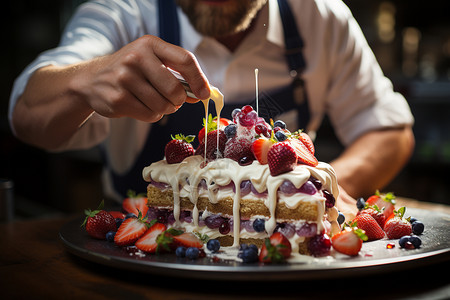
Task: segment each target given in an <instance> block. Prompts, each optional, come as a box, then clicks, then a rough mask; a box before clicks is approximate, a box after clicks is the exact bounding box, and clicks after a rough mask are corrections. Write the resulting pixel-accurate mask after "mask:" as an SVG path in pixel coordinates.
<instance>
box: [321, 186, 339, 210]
mask: <svg viewBox="0 0 450 300" xmlns="http://www.w3.org/2000/svg"><path fill="white" fill-rule="evenodd" d="M323 195H324V196H325V199H326V201H325V206H326V207H327V208H332V207H333V206H334V205H335V204H336V199H334V196H333V194H331V193H330V192H329V191H326V190H324V191H323Z"/></svg>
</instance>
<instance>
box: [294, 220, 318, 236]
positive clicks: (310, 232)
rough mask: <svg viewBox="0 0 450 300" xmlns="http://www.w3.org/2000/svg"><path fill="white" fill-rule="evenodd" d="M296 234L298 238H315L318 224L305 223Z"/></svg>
mask: <svg viewBox="0 0 450 300" xmlns="http://www.w3.org/2000/svg"><path fill="white" fill-rule="evenodd" d="M296 232H297V235H298V236H304V237H313V236H315V235H316V234H317V224H315V223H311V224H310V223H305V224H303V225H302V226H301V227H300V228H298V229H297V230H296Z"/></svg>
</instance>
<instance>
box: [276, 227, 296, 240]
mask: <svg viewBox="0 0 450 300" xmlns="http://www.w3.org/2000/svg"><path fill="white" fill-rule="evenodd" d="M277 229H278V231H279V232H280V233H282V234H283V235H284V236H285V237H286V238H288V239H290V238H291V237H293V236H294V234H295V226H294V225H292V224H288V223H281V224H278V228H277Z"/></svg>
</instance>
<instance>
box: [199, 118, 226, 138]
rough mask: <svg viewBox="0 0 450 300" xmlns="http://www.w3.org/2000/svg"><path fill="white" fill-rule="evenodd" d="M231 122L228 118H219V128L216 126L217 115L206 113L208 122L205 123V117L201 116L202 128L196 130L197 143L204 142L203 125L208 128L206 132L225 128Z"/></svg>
mask: <svg viewBox="0 0 450 300" xmlns="http://www.w3.org/2000/svg"><path fill="white" fill-rule="evenodd" d="M230 123H231V121H230V120H228V119H225V118H220V121H219V128H217V117H215V118H213V117H212V115H211V114H209V115H208V122H207V123H206V120H205V118H203V126H202V129H200V131H199V132H198V141H199V144H203V145H204V143H205V126H206V127H207V129H208V133H209V132H211V131H214V130H217V129H225V127H227V126H228V125H229V124H230ZM208 138H209V137H208Z"/></svg>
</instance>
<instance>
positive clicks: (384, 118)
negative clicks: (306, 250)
mask: <svg viewBox="0 0 450 300" xmlns="http://www.w3.org/2000/svg"><path fill="white" fill-rule="evenodd" d="M289 4H290V7H291V9H292V13H293V14H294V16H295V17H296V21H297V26H298V30H299V32H300V35H301V36H302V38H303V41H304V44H305V47H304V52H303V54H304V57H305V60H306V64H307V67H306V70H305V72H304V73H303V78H304V79H305V81H306V90H307V93H308V98H309V108H310V112H311V119H310V123H309V124H308V128H307V131H309V132H315V131H316V130H317V129H318V127H319V126H320V124H321V121H322V118H323V116H324V114H328V116H329V117H330V120H331V122H332V123H333V125H334V128H335V132H336V134H337V136H338V138H339V139H340V141H341V142H342V143H343V144H344V145H349V144H351V143H352V142H353V141H354V140H355V139H356V138H357V137H359V136H360V135H362V134H364V133H365V132H368V131H371V130H375V129H380V128H386V127H397V126H402V125H405V124H412V123H413V117H412V114H411V111H410V109H409V107H408V104H407V102H406V100H405V99H404V98H403V96H401V95H400V94H398V93H395V92H393V88H392V83H391V82H390V81H389V80H388V79H387V78H386V77H384V75H383V73H382V71H381V69H380V67H379V65H378V63H377V61H376V59H375V57H374V55H373V53H372V51H371V49H370V48H369V46H368V44H367V42H366V40H365V38H364V36H363V34H362V32H361V29H360V28H359V26H358V24H357V23H356V21H355V19H354V18H353V16H352V15H351V13H350V11H349V10H348V8H347V7H346V6H345V5H344V4H343V3H342V2H341V1H339V0H295V1H294V0H289ZM178 16H179V20H180V36H181V46H182V47H183V48H185V49H187V50H189V51H191V52H192V53H194V55H195V56H196V57H197V59H198V61H199V64H200V66H201V68H202V69H203V71H204V73H205V74H206V76H207V78H208V80H209V82H210V83H211V84H212V85H214V86H216V87H218V88H219V89H220V90H221V92H222V93H223V94H224V96H225V102H227V103H233V102H241V101H242V100H246V99H252V98H253V97H254V95H255V79H254V69H255V68H258V69H259V89H260V91H268V92H269V91H271V90H274V89H278V88H280V87H284V86H287V85H288V84H290V82H291V80H292V77H291V76H290V75H289V69H288V66H287V64H286V60H285V56H284V38H283V27H282V24H281V18H280V15H279V10H278V4H277V1H276V0H269V5H268V6H266V7H264V8H263V10H262V11H261V13H260V14H259V15H258V19H257V21H256V24H255V26H254V29H253V30H252V31H251V32H250V33H249V34H248V35H247V36H246V38H245V39H244V40H243V42H242V43H241V44H240V46H239V47H238V48H237V49H236V50H235V52H230V51H229V50H228V49H227V48H226V47H224V46H223V45H222V44H220V43H219V42H217V41H216V40H214V39H212V38H209V37H203V36H201V35H200V34H199V33H198V32H196V31H195V29H194V28H193V27H192V26H191V24H190V23H189V21H188V19H187V17H186V16H185V15H184V14H183V12H182V11H181V9H178ZM158 33H159V28H158V7H157V1H156V0H147V1H146V0H117V1H110V0H108V1H101V0H97V1H91V2H88V3H85V4H83V5H81V6H80V7H79V9H78V10H77V12H76V13H75V15H74V16H73V18H72V19H71V21H70V22H69V24H68V26H67V28H66V30H65V32H64V34H63V36H62V39H61V42H60V45H59V46H58V47H57V48H55V49H52V50H48V51H46V52H44V53H42V54H41V55H40V56H39V57H38V58H37V59H36V60H35V61H33V62H32V63H31V64H30V65H29V66H28V67H27V68H26V69H25V70H24V71H23V73H22V74H21V75H20V76H19V77H18V78H17V80H16V82H15V84H14V88H13V91H12V94H11V99H10V109H9V118H10V120H11V115H12V111H13V109H14V105H15V102H16V101H17V98H18V97H19V96H20V95H21V94H22V93H23V91H24V88H25V86H26V84H27V81H28V79H29V77H30V75H31V74H32V73H33V72H34V71H35V70H37V69H38V68H41V67H43V66H46V65H50V64H52V65H67V64H71V63H76V62H80V61H83V60H87V59H91V58H93V57H96V56H101V55H106V54H110V53H113V52H115V51H117V50H118V49H120V48H121V47H123V46H124V45H126V44H128V43H130V42H132V41H134V40H135V39H137V38H139V37H141V36H142V35H145V34H150V35H158ZM185 105H190V104H185ZM195 105H202V104H201V103H199V104H195ZM289 116H290V117H291V118H292V114H287V115H286V117H287V118H289ZM224 117H226V116H224ZM292 119H294V118H292ZM288 123H290V122H289V120H288ZM200 124H201V120H199V126H201V125H200ZM292 126H295V125H292ZM150 128H151V125H150V124H147V123H144V122H140V121H136V120H133V119H130V118H120V119H107V118H104V117H102V116H100V115H98V114H93V115H92V117H91V118H90V119H89V120H88V121H87V122H86V123H85V124H84V125H83V127H81V128H80V130H79V132H77V134H76V135H75V136H73V138H72V139H71V140H70V141H69V142H68V143H67V144H66V145H64V147H63V148H62V149H61V150H66V149H83V148H89V147H92V146H94V145H97V144H99V143H102V142H103V143H104V145H105V148H106V150H107V155H108V156H109V158H110V161H111V163H112V168H113V169H114V170H115V171H116V172H118V173H122V172H126V171H127V170H128V168H129V167H131V165H132V164H133V162H134V159H135V157H136V156H137V155H138V154H139V153H140V151H141V149H142V147H143V145H144V142H145V137H146V135H147V133H148V130H150ZM290 129H293V130H295V129H297V128H295V127H293V128H290ZM13 130H14V129H13ZM150 160H151V158H149V162H150ZM143 167H144V166H143Z"/></svg>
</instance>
